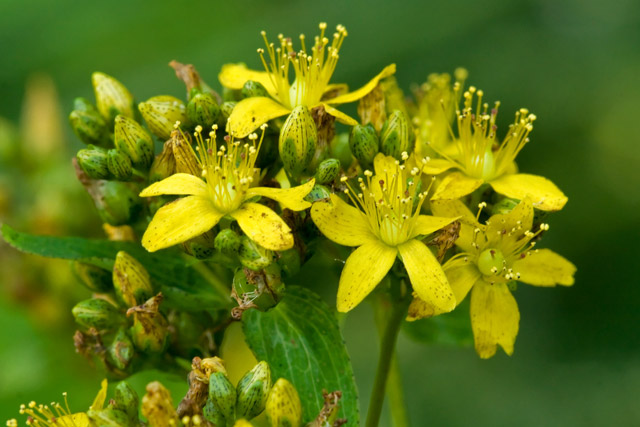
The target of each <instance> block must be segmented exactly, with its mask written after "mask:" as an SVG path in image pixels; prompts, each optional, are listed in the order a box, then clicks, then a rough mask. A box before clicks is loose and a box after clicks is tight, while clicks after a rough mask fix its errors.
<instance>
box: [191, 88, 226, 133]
mask: <svg viewBox="0 0 640 427" xmlns="http://www.w3.org/2000/svg"><path fill="white" fill-rule="evenodd" d="M220 114H221V113H220V107H219V106H218V104H217V103H216V100H215V99H214V98H213V95H211V94H210V93H208V92H201V93H195V94H194V95H193V96H192V97H191V99H190V100H189V103H188V104H187V117H188V118H189V120H190V121H191V123H192V124H194V125H196V126H198V125H200V126H202V127H203V129H211V126H212V125H214V124H215V123H218V121H219V120H220Z"/></svg>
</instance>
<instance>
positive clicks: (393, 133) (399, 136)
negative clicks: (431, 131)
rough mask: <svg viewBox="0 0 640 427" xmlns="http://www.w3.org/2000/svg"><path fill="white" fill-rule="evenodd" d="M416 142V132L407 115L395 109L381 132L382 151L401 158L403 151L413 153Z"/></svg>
mask: <svg viewBox="0 0 640 427" xmlns="http://www.w3.org/2000/svg"><path fill="white" fill-rule="evenodd" d="M414 142H415V134H414V133H413V128H412V127H411V124H410V123H409V119H408V118H407V115H406V114H405V113H403V112H402V111H400V110H393V112H392V113H391V115H390V116H389V118H388V119H387V121H386V122H384V126H383V127H382V131H381V132H380V151H382V152H383V153H384V154H386V155H387V156H392V157H395V158H396V159H398V160H400V159H401V158H402V153H404V152H406V153H411V151H412V150H413V144H414Z"/></svg>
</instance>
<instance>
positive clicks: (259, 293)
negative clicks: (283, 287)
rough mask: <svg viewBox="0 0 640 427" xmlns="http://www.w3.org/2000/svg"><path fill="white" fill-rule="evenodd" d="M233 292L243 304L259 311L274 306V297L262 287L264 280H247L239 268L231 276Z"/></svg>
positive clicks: (244, 273)
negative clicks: (248, 304) (247, 304)
mask: <svg viewBox="0 0 640 427" xmlns="http://www.w3.org/2000/svg"><path fill="white" fill-rule="evenodd" d="M233 290H234V291H235V293H236V295H237V296H238V298H239V299H240V301H242V302H243V303H251V304H253V306H255V307H256V308H258V309H260V310H263V311H264V310H267V309H269V308H271V307H273V306H275V305H276V298H275V297H276V296H275V295H274V293H272V292H271V291H270V290H269V289H266V287H265V286H264V280H262V279H261V280H260V281H258V280H256V283H254V282H252V281H250V280H249V278H248V277H247V274H246V272H245V271H244V270H243V269H242V268H241V269H238V271H236V273H235V274H234V275H233Z"/></svg>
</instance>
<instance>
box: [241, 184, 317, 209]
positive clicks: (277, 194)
mask: <svg viewBox="0 0 640 427" xmlns="http://www.w3.org/2000/svg"><path fill="white" fill-rule="evenodd" d="M315 182H316V181H315V179H312V180H310V181H308V182H305V183H304V184H302V185H298V186H297V187H293V188H269V187H254V188H250V189H249V190H248V191H247V193H246V194H245V200H246V199H249V198H251V197H253V196H263V197H268V198H269V199H272V200H275V201H276V202H279V203H280V204H281V205H282V206H284V207H285V208H287V209H291V210H293V211H303V210H305V209H307V208H309V207H311V203H309V202H307V201H305V200H304V197H305V196H306V195H307V194H309V192H310V191H311V190H312V189H313V186H314V185H315Z"/></svg>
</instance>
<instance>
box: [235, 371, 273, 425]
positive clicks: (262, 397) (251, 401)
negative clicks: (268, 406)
mask: <svg viewBox="0 0 640 427" xmlns="http://www.w3.org/2000/svg"><path fill="white" fill-rule="evenodd" d="M270 389H271V369H269V365H268V364H267V362H264V361H262V362H260V363H258V364H257V365H256V366H255V367H254V368H253V369H252V370H251V371H249V372H247V373H246V374H245V375H244V376H243V377H242V378H241V379H240V381H239V382H238V390H237V391H238V401H237V406H236V417H238V418H247V419H249V420H250V419H252V418H254V417H257V416H258V415H259V414H260V413H261V412H262V411H264V405H265V403H266V402H267V396H268V395H269V390H270Z"/></svg>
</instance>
